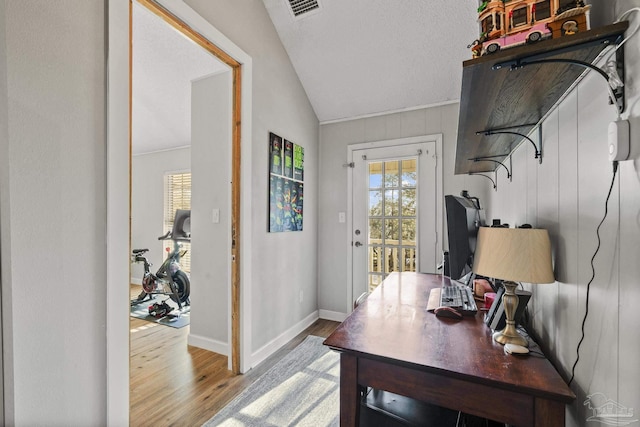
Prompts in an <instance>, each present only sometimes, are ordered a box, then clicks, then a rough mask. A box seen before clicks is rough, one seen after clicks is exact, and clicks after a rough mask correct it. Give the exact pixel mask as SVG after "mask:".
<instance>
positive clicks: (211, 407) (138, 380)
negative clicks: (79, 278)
mask: <svg viewBox="0 0 640 427" xmlns="http://www.w3.org/2000/svg"><path fill="white" fill-rule="evenodd" d="M139 289H140V287H139V286H133V287H132V296H135V295H137V293H138V292H139ZM130 319H131V320H130V325H131V328H130V329H131V333H130V341H131V343H130V372H131V376H130V422H129V424H130V425H131V426H134V427H135V426H200V425H202V424H203V423H204V422H206V421H207V420H209V419H210V418H211V417H212V416H213V415H214V414H215V413H216V412H218V411H219V410H220V409H222V408H223V407H224V406H225V405H226V404H227V403H228V402H230V401H231V399H233V398H234V397H235V396H236V395H238V394H239V393H240V392H241V391H242V390H244V389H245V388H247V387H248V386H249V385H250V384H251V383H252V382H253V381H255V380H256V379H258V378H259V377H260V376H261V375H262V374H263V373H265V372H266V371H267V370H268V369H269V368H271V367H272V366H273V365H274V364H275V363H276V362H277V361H278V360H280V359H281V358H282V357H283V356H285V355H286V354H287V353H288V352H290V351H291V350H292V349H293V348H294V347H295V346H296V345H298V344H299V343H300V342H302V340H304V338H305V337H306V336H307V335H317V336H321V337H327V336H329V334H331V332H333V330H334V329H335V328H336V327H337V326H338V323H337V322H332V321H329V320H322V319H321V320H318V321H316V322H315V323H314V324H313V325H311V326H310V327H309V328H307V329H306V330H305V331H304V332H302V333H300V334H299V335H298V336H297V337H295V338H294V339H292V340H291V341H290V342H289V343H287V344H286V345H285V346H284V347H283V348H281V349H280V350H278V351H277V352H276V353H275V354H273V355H272V356H270V357H269V358H268V359H267V360H265V361H264V362H262V363H261V364H260V365H259V366H257V367H255V368H253V369H251V370H250V371H249V372H247V373H246V374H244V375H238V376H234V375H233V374H232V373H231V372H230V371H228V370H227V357H226V356H222V355H219V354H216V353H212V352H210V351H206V350H202V349H199V348H196V347H191V346H188V345H187V336H188V334H189V327H188V326H185V327H184V328H181V329H176V328H172V327H169V326H163V325H157V324H155V323H151V322H147V321H145V320H141V319H135V318H130Z"/></svg>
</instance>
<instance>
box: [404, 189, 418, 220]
mask: <svg viewBox="0 0 640 427" xmlns="http://www.w3.org/2000/svg"><path fill="white" fill-rule="evenodd" d="M415 215H416V190H415V188H408V189H406V190H402V216H415Z"/></svg>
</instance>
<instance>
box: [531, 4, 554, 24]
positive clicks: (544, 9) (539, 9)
mask: <svg viewBox="0 0 640 427" xmlns="http://www.w3.org/2000/svg"><path fill="white" fill-rule="evenodd" d="M533 6H534V8H535V19H536V21H539V20H541V19H546V18H549V17H550V16H551V0H544V1H541V2H538V3H536V4H534V5H533Z"/></svg>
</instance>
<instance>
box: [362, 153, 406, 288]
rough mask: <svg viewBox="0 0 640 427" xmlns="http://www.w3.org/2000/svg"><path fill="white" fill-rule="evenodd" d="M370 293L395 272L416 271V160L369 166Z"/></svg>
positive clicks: (377, 163)
mask: <svg viewBox="0 0 640 427" xmlns="http://www.w3.org/2000/svg"><path fill="white" fill-rule="evenodd" d="M368 167H369V189H368V191H369V218H368V236H367V237H368V239H367V245H368V254H369V273H368V277H369V289H370V290H373V289H374V288H375V287H376V286H378V285H379V284H380V283H381V282H382V281H383V280H384V278H385V277H386V275H388V274H389V273H392V272H394V271H416V251H417V248H416V226H417V200H416V195H417V185H418V184H417V183H418V169H417V159H415V158H413V159H403V160H392V161H384V162H371V163H369V166H368Z"/></svg>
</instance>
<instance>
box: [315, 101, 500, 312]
mask: <svg viewBox="0 0 640 427" xmlns="http://www.w3.org/2000/svg"><path fill="white" fill-rule="evenodd" d="M458 109H459V107H458V104H457V103H456V104H449V105H444V106H438V107H432V108H422V109H418V110H414V111H407V112H401V113H393V114H387V115H381V116H375V117H368V118H361V119H356V120H349V121H341V122H336V123H327V124H323V125H321V126H320V165H319V169H320V182H321V183H322V184H321V186H320V200H319V218H320V220H319V221H320V222H319V224H318V230H319V236H320V240H319V243H318V244H319V249H318V250H319V253H318V306H319V308H320V309H321V310H323V313H326V314H325V315H327V314H328V317H337V318H339V317H340V316H339V315H340V314H346V313H349V312H350V304H351V303H350V302H349V301H348V300H347V278H348V275H349V274H351V273H350V272H349V271H348V270H347V253H348V251H349V250H350V246H348V244H347V224H346V223H339V222H338V212H347V203H348V200H347V168H346V167H345V166H344V165H345V164H346V163H347V147H348V145H350V144H357V143H362V142H371V141H382V140H389V139H395V138H404V137H411V136H420V135H431V134H440V133H441V134H442V135H443V142H442V146H443V147H442V149H443V153H441V157H440V158H439V159H438V162H443V166H442V167H443V175H444V177H443V187H444V188H443V193H444V194H460V191H462V190H468V191H469V193H470V194H472V195H474V196H477V197H479V198H480V200H481V201H484V200H485V199H486V196H485V195H486V194H487V193H488V192H489V190H488V189H486V188H485V186H484V182H482V181H484V180H485V179H484V178H481V177H472V176H467V175H461V176H454V175H453V165H454V161H455V145H456V140H457V129H458ZM487 182H488V181H487ZM443 205H444V204H443ZM444 226H446V221H445V223H444ZM438 233H439V235H440V236H443V237H445V232H444V230H439V231H438ZM442 245H444V247H445V248H446V239H444V238H443V239H441V246H440V248H441V250H442V247H443V246H442Z"/></svg>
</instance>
